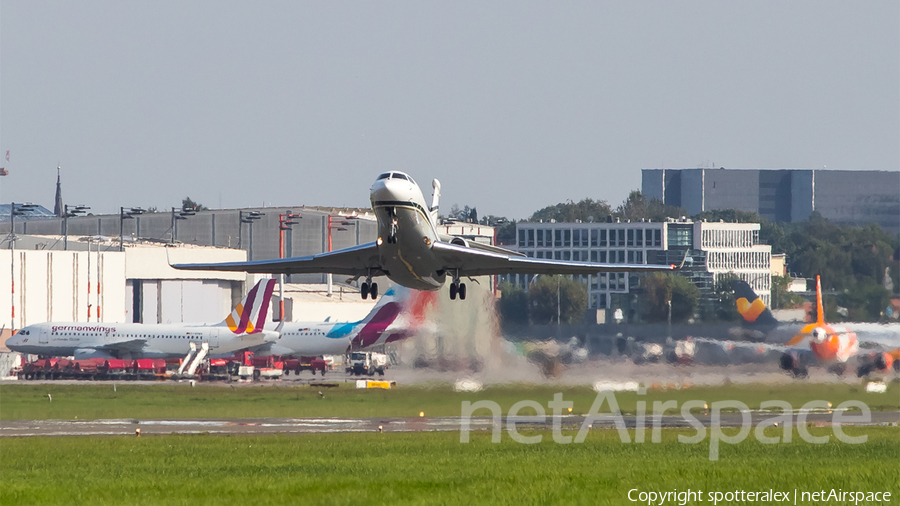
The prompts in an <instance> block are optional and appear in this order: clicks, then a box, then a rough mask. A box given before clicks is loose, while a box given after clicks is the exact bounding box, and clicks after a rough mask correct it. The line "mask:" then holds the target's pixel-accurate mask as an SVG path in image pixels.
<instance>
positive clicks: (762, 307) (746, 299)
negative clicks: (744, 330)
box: [731, 279, 778, 328]
mask: <svg viewBox="0 0 900 506" xmlns="http://www.w3.org/2000/svg"><path fill="white" fill-rule="evenodd" d="M731 288H732V289H733V290H734V297H735V303H736V304H737V310H738V313H740V315H741V318H742V319H743V323H744V325H745V326H747V327H769V328H773V327H775V326H777V325H778V320H776V319H775V317H774V316H773V315H772V312H771V311H769V308H767V307H766V303H765V302H763V300H762V299H760V298H759V296H758V295H756V292H754V291H753V288H751V287H750V285H749V284H748V283H747V282H746V281H744V280H742V279H736V280H734V281H732V282H731Z"/></svg>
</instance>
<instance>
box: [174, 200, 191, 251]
mask: <svg viewBox="0 0 900 506" xmlns="http://www.w3.org/2000/svg"><path fill="white" fill-rule="evenodd" d="M176 211H177V212H178V214H175V212H176ZM195 214H197V212H196V211H194V210H193V209H185V208H183V207H173V208H172V244H175V241H176V240H177V239H178V220H186V219H187V217H188V216H193V215H195Z"/></svg>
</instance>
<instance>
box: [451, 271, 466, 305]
mask: <svg viewBox="0 0 900 506" xmlns="http://www.w3.org/2000/svg"><path fill="white" fill-rule="evenodd" d="M457 295H458V296H459V300H466V284H465V283H460V282H459V271H457V272H456V273H454V274H453V281H451V282H450V300H456V296H457Z"/></svg>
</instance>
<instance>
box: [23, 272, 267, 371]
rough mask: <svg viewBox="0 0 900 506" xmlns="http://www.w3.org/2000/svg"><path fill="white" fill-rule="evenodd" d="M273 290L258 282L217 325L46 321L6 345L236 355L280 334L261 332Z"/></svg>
mask: <svg viewBox="0 0 900 506" xmlns="http://www.w3.org/2000/svg"><path fill="white" fill-rule="evenodd" d="M274 288H275V280H274V279H264V280H262V281H260V282H259V283H257V284H256V286H254V287H253V288H252V289H251V290H250V291H249V292H248V293H247V295H245V296H244V298H243V299H242V300H241V302H240V304H238V305H237V306H236V307H235V308H234V309H233V310H232V312H231V314H229V315H228V316H227V317H226V318H225V319H224V320H223V321H221V322H220V323H218V324H216V325H191V324H184V323H182V324H146V325H145V324H142V323H84V322H68V323H58V322H47V323H38V324H36V325H28V326H27V327H23V328H22V329H21V330H19V332H17V333H16V335H14V336H12V337H10V338H9V339H8V340H7V341H6V346H7V347H8V348H9V349H11V350H12V351H17V352H19V353H29V354H33V355H45V356H57V357H66V356H72V355H74V356H75V357H76V358H124V359H132V358H176V357H183V356H185V355H186V354H187V352H188V350H189V348H190V344H191V343H196V344H201V343H209V352H210V354H226V353H233V352H235V351H238V350H242V349H245V348H248V347H251V346H255V345H259V344H262V343H264V342H267V341H271V340H274V339H275V338H276V337H277V336H278V334H277V332H272V331H266V330H263V326H264V324H265V322H266V315H267V313H268V310H269V302H270V300H271V299H272V291H273V290H274Z"/></svg>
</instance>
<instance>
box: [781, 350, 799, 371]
mask: <svg viewBox="0 0 900 506" xmlns="http://www.w3.org/2000/svg"><path fill="white" fill-rule="evenodd" d="M797 362H798V360H797V357H796V356H794V354H792V353H784V354H782V355H781V359H779V361H778V365H779V366H781V369H782V370H784V371H793V370H794V367H795V366H796V365H797Z"/></svg>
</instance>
